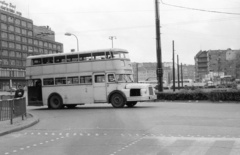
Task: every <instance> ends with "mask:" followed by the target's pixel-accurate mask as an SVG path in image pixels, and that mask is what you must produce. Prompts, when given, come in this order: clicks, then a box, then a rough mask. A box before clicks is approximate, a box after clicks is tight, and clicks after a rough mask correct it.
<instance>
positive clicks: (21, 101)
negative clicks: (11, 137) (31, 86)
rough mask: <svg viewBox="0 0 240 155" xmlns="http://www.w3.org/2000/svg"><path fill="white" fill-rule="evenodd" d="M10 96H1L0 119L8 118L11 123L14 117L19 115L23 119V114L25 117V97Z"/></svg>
mask: <svg viewBox="0 0 240 155" xmlns="http://www.w3.org/2000/svg"><path fill="white" fill-rule="evenodd" d="M10 98H11V99H4V98H3V97H1V99H3V100H0V121H5V120H10V123H11V124H13V119H14V118H17V117H20V116H21V117H22V120H24V116H25V117H26V115H27V108H26V98H25V97H21V98H12V97H10Z"/></svg>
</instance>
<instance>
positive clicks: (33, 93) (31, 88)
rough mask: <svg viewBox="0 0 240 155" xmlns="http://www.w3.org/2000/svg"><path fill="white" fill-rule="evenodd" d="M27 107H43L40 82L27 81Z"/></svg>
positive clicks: (39, 80)
mask: <svg viewBox="0 0 240 155" xmlns="http://www.w3.org/2000/svg"><path fill="white" fill-rule="evenodd" d="M27 100H28V106H43V100H42V80H41V79H31V80H28V99H27Z"/></svg>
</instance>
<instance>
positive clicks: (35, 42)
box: [1, 32, 61, 50]
mask: <svg viewBox="0 0 240 155" xmlns="http://www.w3.org/2000/svg"><path fill="white" fill-rule="evenodd" d="M1 38H2V39H8V40H12V41H19V42H22V43H28V44H33V45H36V46H41V47H46V48H50V49H58V50H61V45H57V44H53V43H48V42H44V41H41V40H35V39H31V38H26V37H22V36H19V35H15V34H10V33H7V32H1Z"/></svg>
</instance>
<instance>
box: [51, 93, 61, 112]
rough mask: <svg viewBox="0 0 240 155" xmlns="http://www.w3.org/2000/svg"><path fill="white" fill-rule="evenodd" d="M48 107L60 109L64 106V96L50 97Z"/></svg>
mask: <svg viewBox="0 0 240 155" xmlns="http://www.w3.org/2000/svg"><path fill="white" fill-rule="evenodd" d="M48 107H49V108H51V109H60V108H62V107H63V102H62V98H61V97H60V96H59V95H56V94H55V95H52V96H51V97H50V99H49V103H48Z"/></svg>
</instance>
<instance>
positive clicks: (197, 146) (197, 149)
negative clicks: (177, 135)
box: [180, 140, 214, 155]
mask: <svg viewBox="0 0 240 155" xmlns="http://www.w3.org/2000/svg"><path fill="white" fill-rule="evenodd" d="M213 143H214V140H208V141H205V140H198V141H195V142H194V143H193V144H192V145H191V146H190V147H189V148H187V149H186V150H184V151H183V152H182V153H181V154H180V155H193V154H202V155H203V154H205V153H206V152H207V150H208V149H209V148H210V147H211V146H212V145H213Z"/></svg>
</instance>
